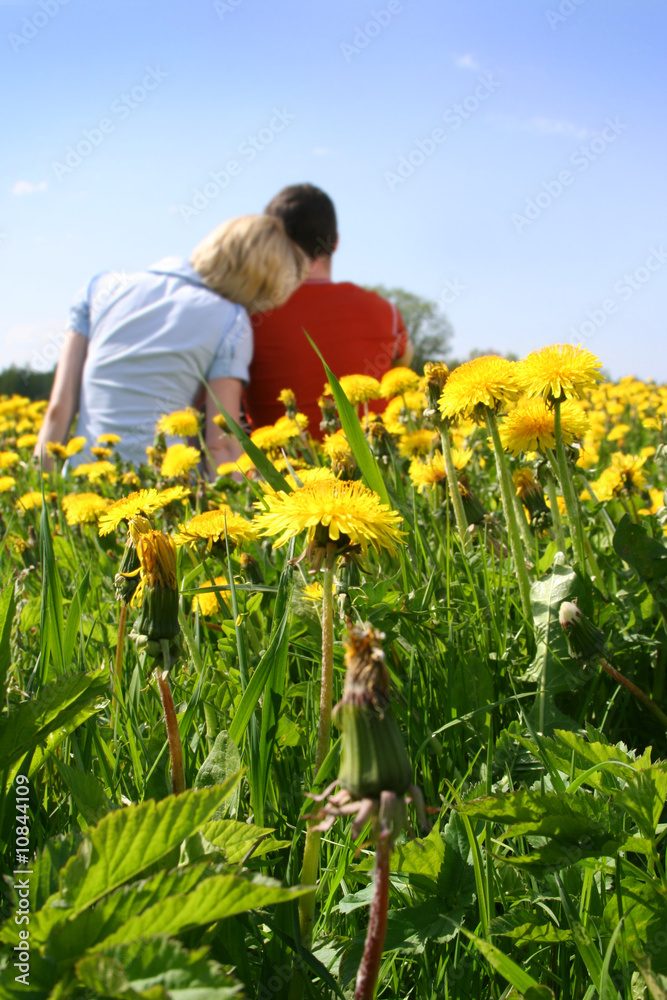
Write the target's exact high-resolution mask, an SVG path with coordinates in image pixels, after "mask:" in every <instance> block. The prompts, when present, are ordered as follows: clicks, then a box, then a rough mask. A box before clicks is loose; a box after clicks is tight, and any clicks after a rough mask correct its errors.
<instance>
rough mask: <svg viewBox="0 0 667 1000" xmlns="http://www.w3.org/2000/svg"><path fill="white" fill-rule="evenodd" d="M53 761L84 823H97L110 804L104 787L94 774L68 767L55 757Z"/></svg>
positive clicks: (104, 814) (107, 810)
mask: <svg viewBox="0 0 667 1000" xmlns="http://www.w3.org/2000/svg"><path fill="white" fill-rule="evenodd" d="M54 761H55V765H56V767H57V768H58V771H59V773H60V776H61V778H62V779H63V781H64V782H65V785H66V786H67V790H68V791H69V793H70V795H71V796H72V798H73V800H74V802H75V803H76V806H77V808H78V810H79V812H80V813H81V815H82V816H83V818H84V819H85V821H86V823H88V824H89V825H93V824H95V823H99V821H100V820H101V819H102V818H103V817H104V816H106V814H107V813H108V812H109V810H110V808H111V806H110V803H109V800H108V798H107V797H106V795H105V794H104V788H103V787H102V785H101V784H100V782H99V781H98V780H97V778H96V777H95V775H94V774H90V773H89V772H87V771H79V770H77V769H76V768H74V767H68V766H67V764H63V762H62V761H61V760H59V759H58V758H57V757H55V758H54Z"/></svg>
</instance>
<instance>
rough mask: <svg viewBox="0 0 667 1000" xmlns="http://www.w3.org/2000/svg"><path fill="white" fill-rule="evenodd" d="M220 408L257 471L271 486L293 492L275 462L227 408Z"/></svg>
mask: <svg viewBox="0 0 667 1000" xmlns="http://www.w3.org/2000/svg"><path fill="white" fill-rule="evenodd" d="M218 409H219V410H220V412H221V413H222V415H223V417H224V418H225V420H226V421H227V424H228V426H229V429H230V431H231V432H232V434H233V435H234V437H235V438H236V440H237V441H238V442H239V444H240V445H241V447H242V448H243V450H244V452H245V453H246V455H247V456H248V457H249V458H251V459H252V462H253V465H254V466H255V468H256V469H257V471H258V472H259V473H260V474H261V475H262V476H264V479H266V481H267V483H268V484H269V486H272V487H273V489H274V490H277V491H278V492H280V491H282V492H283V493H291V492H292V487H291V486H290V485H289V483H288V482H287V480H286V479H284V477H283V476H281V474H280V473H279V472H278V470H277V469H276V467H275V465H274V464H273V462H270V461H269V459H268V458H267V457H266V455H265V454H264V452H263V451H261V449H260V448H258V447H257V445H256V444H254V443H253V442H252V441H251V440H250V438H249V437H248V435H247V434H246V432H245V431H244V430H243V428H242V427H239V425H238V424H237V423H236V421H235V420H234V419H233V418H232V417H230V415H229V414H228V413H227V411H226V410H224V409H223V408H222V407H221V406H218Z"/></svg>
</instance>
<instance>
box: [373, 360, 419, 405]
mask: <svg viewBox="0 0 667 1000" xmlns="http://www.w3.org/2000/svg"><path fill="white" fill-rule="evenodd" d="M420 382H421V379H420V377H419V375H417V373H416V372H413V371H412V369H411V368H403V367H401V366H399V367H398V368H390V369H389V371H388V372H385V373H384V375H383V376H382V379H381V381H380V393H381V395H382V398H383V399H391V398H392V397H393V396H400V395H402V393H404V392H410V391H411V390H412V389H419V387H420Z"/></svg>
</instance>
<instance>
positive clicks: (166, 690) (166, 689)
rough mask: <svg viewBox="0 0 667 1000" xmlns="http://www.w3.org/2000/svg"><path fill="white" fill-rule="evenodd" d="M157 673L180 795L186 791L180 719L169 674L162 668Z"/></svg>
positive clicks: (170, 751) (172, 773)
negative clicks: (179, 728)
mask: <svg viewBox="0 0 667 1000" xmlns="http://www.w3.org/2000/svg"><path fill="white" fill-rule="evenodd" d="M155 673H156V676H157V685H158V688H159V689H160V699H161V701H162V710H163V712H164V724H165V726H166V728H167V739H168V741H169V756H170V757H171V780H172V782H173V786H174V795H180V794H181V792H184V791H185V771H184V770H183V746H182V744H181V734H180V733H179V731H178V719H177V717H176V709H175V707H174V699H173V696H172V693H171V687H170V686H169V675H168V674H166V673H163V672H162V671H161V670H156V671H155Z"/></svg>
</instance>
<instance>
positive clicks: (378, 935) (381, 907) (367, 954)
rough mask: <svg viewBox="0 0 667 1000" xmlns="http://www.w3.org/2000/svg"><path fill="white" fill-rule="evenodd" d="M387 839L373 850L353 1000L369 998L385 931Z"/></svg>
mask: <svg viewBox="0 0 667 1000" xmlns="http://www.w3.org/2000/svg"><path fill="white" fill-rule="evenodd" d="M390 854H391V848H390V847H389V842H388V839H387V838H386V837H385V838H384V839H383V840H380V841H379V843H378V845H377V848H376V851H375V875H374V880H373V881H374V889H373V901H372V903H371V908H370V914H369V918H368V930H367V931H366V943H365V944H364V953H363V955H362V956H361V964H360V965H359V971H358V973H357V982H356V988H355V991H354V1000H373V996H374V993H375V984H376V982H377V977H378V972H379V971H380V963H381V961H382V946H383V944H384V937H385V933H386V930H387V914H388V910H389V855H390Z"/></svg>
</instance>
